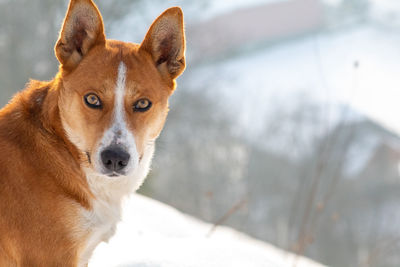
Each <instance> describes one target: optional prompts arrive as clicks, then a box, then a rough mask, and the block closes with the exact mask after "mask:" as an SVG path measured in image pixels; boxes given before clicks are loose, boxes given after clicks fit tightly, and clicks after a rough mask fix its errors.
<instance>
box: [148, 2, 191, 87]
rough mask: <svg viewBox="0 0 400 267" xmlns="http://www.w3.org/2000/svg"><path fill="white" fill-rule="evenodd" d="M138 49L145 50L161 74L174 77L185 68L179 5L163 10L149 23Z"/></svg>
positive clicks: (183, 39)
mask: <svg viewBox="0 0 400 267" xmlns="http://www.w3.org/2000/svg"><path fill="white" fill-rule="evenodd" d="M140 50H142V51H143V50H144V51H147V52H148V53H150V55H151V57H152V58H153V62H154V64H155V65H156V66H157V68H158V69H159V71H160V72H161V73H162V74H167V75H169V77H170V78H171V79H175V78H176V77H178V76H179V75H180V74H182V72H183V71H184V69H185V33H184V29H183V13H182V10H181V9H180V8H179V7H172V8H169V9H167V10H166V11H164V13H162V14H161V15H160V16H159V17H158V18H157V19H156V20H155V21H154V22H153V24H152V25H151V27H150V29H149V31H148V32H147V34H146V37H145V39H144V41H143V42H142V44H141V46H140Z"/></svg>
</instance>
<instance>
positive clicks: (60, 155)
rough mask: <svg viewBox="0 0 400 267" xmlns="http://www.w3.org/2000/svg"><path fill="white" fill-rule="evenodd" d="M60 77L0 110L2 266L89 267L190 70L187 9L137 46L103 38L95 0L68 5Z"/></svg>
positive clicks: (171, 13) (166, 18)
mask: <svg viewBox="0 0 400 267" xmlns="http://www.w3.org/2000/svg"><path fill="white" fill-rule="evenodd" d="M55 53H56V56H57V58H58V60H59V62H60V69H59V73H58V74H57V75H56V77H55V78H54V80H52V81H49V82H39V81H33V82H31V83H30V84H29V85H28V87H27V88H26V89H25V90H24V91H22V92H20V93H18V94H17V95H16V96H15V97H14V98H13V99H12V100H11V102H10V103H9V104H8V105H7V106H6V107H4V108H3V109H2V110H1V111H0V149H1V157H0V170H1V174H0V266H86V265H87V263H88V261H89V258H90V256H91V254H92V252H93V250H94V249H95V247H96V246H97V245H98V244H99V243H100V242H102V241H107V240H108V239H109V238H110V237H111V236H112V235H113V233H114V230H115V226H116V223H117V222H118V221H119V220H120V214H121V200H122V199H123V197H124V196H126V195H128V194H129V193H131V192H133V191H135V190H136V189H138V187H139V186H140V185H141V184H142V182H143V180H144V178H145V177H146V175H147V173H148V170H149V165H150V162H151V159H152V155H153V151H154V142H155V140H156V138H157V137H158V135H159V134H160V131H161V129H162V128H163V125H164V122H165V119H166V117H167V113H168V98H169V96H170V95H171V94H172V93H173V91H174V89H175V86H176V84H175V79H176V78H177V77H178V76H179V75H180V74H181V73H182V72H183V70H184V68H185V36H184V30H183V15H182V11H181V9H180V8H177V7H175V8H170V9H168V10H166V11H165V12H164V13H163V14H161V15H160V16H159V17H158V18H157V19H156V20H155V21H154V23H153V24H152V26H151V28H150V29H149V31H148V33H147V35H146V37H145V39H144V41H143V42H142V43H141V44H140V45H138V44H132V43H124V42H120V41H114V40H106V37H105V34H104V28H103V21H102V17H101V15H100V13H99V11H98V9H97V7H96V6H95V4H94V3H93V2H92V1H91V0H71V2H70V5H69V8H68V12H67V14H66V18H65V20H64V24H63V27H62V30H61V33H60V37H59V40H58V42H57V44H56V46H55Z"/></svg>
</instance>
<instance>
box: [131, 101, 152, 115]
mask: <svg viewBox="0 0 400 267" xmlns="http://www.w3.org/2000/svg"><path fill="white" fill-rule="evenodd" d="M150 108H151V102H150V100H148V99H145V98H143V99H140V100H138V101H136V102H135V104H133V111H137V112H145V111H148V110H149V109H150Z"/></svg>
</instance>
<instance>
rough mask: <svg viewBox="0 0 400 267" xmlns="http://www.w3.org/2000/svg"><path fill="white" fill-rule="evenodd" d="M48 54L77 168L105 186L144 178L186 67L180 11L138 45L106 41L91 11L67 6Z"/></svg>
mask: <svg viewBox="0 0 400 267" xmlns="http://www.w3.org/2000/svg"><path fill="white" fill-rule="evenodd" d="M55 53H56V56H57V58H58V60H59V61H60V64H61V65H60V74H59V81H60V83H61V84H60V88H61V89H60V94H59V102H58V105H59V111H60V117H61V122H62V126H63V128H64V131H65V133H66V135H67V137H68V138H69V140H70V141H71V142H72V143H73V144H74V145H75V146H76V148H77V149H78V150H79V151H80V152H81V154H82V155H83V156H82V158H83V160H82V162H81V164H83V165H84V167H85V168H86V169H87V170H90V171H91V172H92V173H96V174H98V175H101V176H103V177H108V178H109V179H118V178H119V177H129V176H134V175H139V176H145V175H146V173H144V172H147V171H146V168H148V165H149V163H150V160H151V157H152V154H153V146H154V141H155V139H156V138H157V137H158V135H159V134H160V132H161V129H162V128H163V125H164V122H165V119H166V116H167V113H168V98H169V96H170V95H171V94H172V92H173V90H174V89H175V79H176V78H177V77H178V76H179V75H180V74H181V73H182V72H183V70H184V68H185V56H184V55H185V37H184V30H183V15H182V11H181V10H180V8H177V7H175V8H170V9H168V10H166V11H165V12H164V13H163V14H161V15H160V16H159V17H158V18H157V19H156V20H155V21H154V23H153V24H152V25H151V27H150V29H149V31H148V33H147V35H146V37H145V39H144V41H143V42H142V43H141V44H140V45H138V44H132V43H124V42H120V41H113V40H106V38H105V34H104V28H103V21H102V17H101V15H100V13H99V11H98V9H97V7H96V6H95V4H94V3H93V2H92V1H91V0H71V2H70V5H69V8H68V12H67V15H66V17H65V20H64V24H63V27H62V30H61V33H60V37H59V40H58V42H57V44H56V47H55ZM143 178H144V177H143Z"/></svg>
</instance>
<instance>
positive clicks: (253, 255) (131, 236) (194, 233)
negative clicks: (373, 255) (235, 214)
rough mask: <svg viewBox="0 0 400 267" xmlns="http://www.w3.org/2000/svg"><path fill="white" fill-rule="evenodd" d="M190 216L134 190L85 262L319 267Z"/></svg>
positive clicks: (97, 266) (150, 266) (145, 266)
mask: <svg viewBox="0 0 400 267" xmlns="http://www.w3.org/2000/svg"><path fill="white" fill-rule="evenodd" d="M211 227H212V225H210V224H207V223H204V222H201V221H199V220H197V219H194V218H192V217H189V216H187V215H185V214H182V213H180V212H179V211H177V210H175V209H173V208H171V207H169V206H167V205H165V204H162V203H160V202H157V201H155V200H152V199H149V198H146V197H143V196H140V195H134V196H133V197H131V198H130V199H129V200H127V202H126V203H125V207H124V215H123V220H122V222H121V223H120V224H119V225H118V228H117V233H116V235H115V236H114V237H113V238H112V239H111V240H110V242H109V243H108V244H106V243H102V244H100V245H99V247H98V248H97V249H96V250H95V252H94V255H93V258H92V260H91V262H90V264H89V266H90V267H101V266H105V267H106V266H107V267H113V266H120V267H122V266H124V267H128V266H130V267H197V266H199V267H204V266H207V267H221V266H229V267H235V266H240V267H243V266H246V267H253V266H254V267H257V266H260V267H261V266H266V267H284V266H288V267H289V266H290V267H293V266H297V267H302V266H303V267H321V266H322V265H320V264H318V263H315V262H313V261H311V260H309V259H306V258H303V257H296V256H294V255H292V254H290V253H288V252H285V251H282V250H280V249H278V248H276V247H273V246H272V245H269V244H267V243H263V242H261V241H257V240H255V239H252V238H250V237H248V236H246V235H244V234H241V233H239V232H237V231H235V230H232V229H230V228H227V227H217V228H216V230H215V232H213V234H211V236H208V233H209V231H210V229H211Z"/></svg>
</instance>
